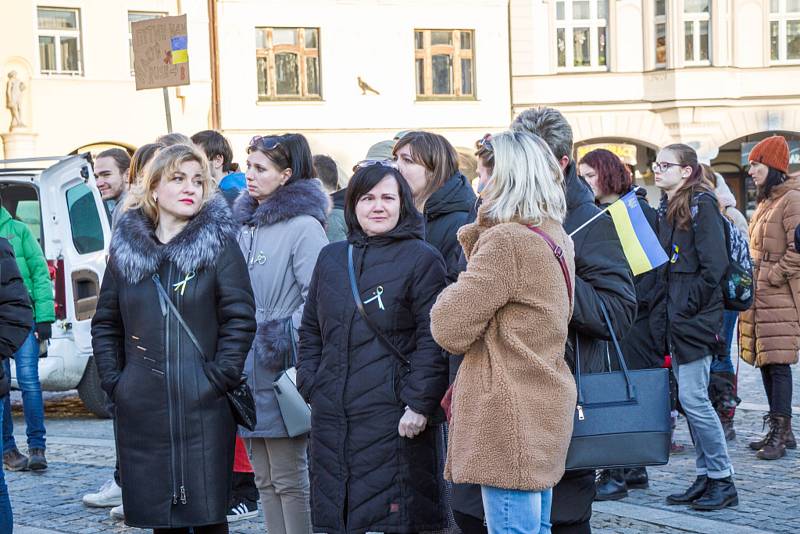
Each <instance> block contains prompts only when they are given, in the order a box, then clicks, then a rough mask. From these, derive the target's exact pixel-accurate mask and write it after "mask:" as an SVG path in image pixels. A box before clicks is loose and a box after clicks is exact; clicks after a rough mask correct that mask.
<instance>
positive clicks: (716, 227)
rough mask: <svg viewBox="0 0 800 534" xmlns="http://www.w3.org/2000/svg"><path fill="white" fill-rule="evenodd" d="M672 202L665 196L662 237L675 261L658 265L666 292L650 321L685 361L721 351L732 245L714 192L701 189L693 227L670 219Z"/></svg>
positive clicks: (661, 294)
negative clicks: (725, 283)
mask: <svg viewBox="0 0 800 534" xmlns="http://www.w3.org/2000/svg"><path fill="white" fill-rule="evenodd" d="M667 206H668V204H667V198H666V196H663V197H662V199H661V206H660V207H659V214H658V215H659V217H658V239H659V241H660V242H661V246H662V247H664V250H665V251H666V253H667V256H668V257H669V258H670V261H668V262H667V263H665V264H664V265H663V266H662V267H661V268H660V269H659V270H658V282H659V288H660V291H659V294H658V297H657V303H656V308H655V309H654V310H653V315H652V317H651V321H650V324H651V327H652V330H653V331H654V333H655V335H657V336H658V338H657V339H658V340H659V347H662V348H666V350H668V351H669V353H670V354H671V355H672V357H673V358H675V359H676V361H677V362H678V363H679V364H681V363H689V362H692V361H695V360H698V359H700V358H703V357H705V356H708V355H714V354H720V348H721V347H720V344H721V343H722V340H721V339H720V336H719V332H720V331H721V330H722V319H723V312H724V302H723V297H722V287H721V285H720V283H721V281H722V277H723V276H724V275H725V271H726V270H727V269H728V264H729V259H728V247H727V244H726V241H725V226H724V224H725V223H724V221H723V220H722V215H721V214H720V212H719V207H718V204H717V200H716V196H714V194H713V193H710V192H705V193H702V194H700V193H695V195H694V200H693V206H692V208H691V213H692V224H691V226H690V227H689V228H685V229H683V228H679V227H678V225H677V224H670V222H669V221H668V220H667V216H666V212H667Z"/></svg>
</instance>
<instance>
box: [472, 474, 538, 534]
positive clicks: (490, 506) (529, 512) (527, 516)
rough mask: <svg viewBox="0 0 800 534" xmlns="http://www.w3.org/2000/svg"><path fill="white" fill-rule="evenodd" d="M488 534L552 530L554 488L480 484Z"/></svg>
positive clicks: (524, 533)
mask: <svg viewBox="0 0 800 534" xmlns="http://www.w3.org/2000/svg"><path fill="white" fill-rule="evenodd" d="M481 497H482V498H483V511H484V514H485V516H486V527H487V529H488V530H489V534H550V528H551V527H552V526H553V525H552V524H551V523H550V509H551V508H552V505H553V489H552V488H550V489H546V490H544V491H521V490H510V489H504V488H495V487H493V486H481Z"/></svg>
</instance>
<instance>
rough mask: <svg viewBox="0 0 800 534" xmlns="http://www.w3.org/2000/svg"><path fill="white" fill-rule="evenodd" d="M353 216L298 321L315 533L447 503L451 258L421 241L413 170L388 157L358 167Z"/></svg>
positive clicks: (390, 526) (350, 200) (435, 518)
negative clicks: (441, 300)
mask: <svg viewBox="0 0 800 534" xmlns="http://www.w3.org/2000/svg"><path fill="white" fill-rule="evenodd" d="M345 220H346V222H347V228H348V238H347V241H342V242H338V243H332V244H330V245H328V246H326V247H325V248H323V249H322V251H321V252H320V254H319V259H318V261H317V265H316V267H315V269H314V274H313V276H312V278H311V284H310V287H309V290H308V297H307V300H306V304H305V309H304V311H303V319H302V323H301V326H300V347H299V353H298V358H297V384H298V388H299V390H300V393H301V394H302V395H303V397H304V398H305V399H306V401H307V402H309V404H310V405H311V425H312V428H313V431H312V432H311V437H310V440H311V441H310V447H309V450H310V464H311V465H310V473H311V502H312V519H313V525H314V531H315V532H327V533H329V534H334V533H340V532H342V533H343V532H370V531H372V532H387V533H388V532H420V531H430V530H438V529H442V528H445V527H446V526H447V516H446V512H447V507H446V505H445V503H444V502H442V499H443V495H444V492H443V491H442V489H443V484H444V481H443V478H442V471H441V468H440V465H441V462H442V458H441V457H440V455H441V448H440V447H439V445H438V443H437V438H438V428H437V427H438V426H440V425H436V424H433V423H434V422H435V421H436V420H437V418H439V417H441V409H440V407H439V402H440V400H441V398H442V396H443V395H444V392H445V390H446V388H447V361H446V360H445V359H444V356H443V352H442V350H441V348H439V346H438V345H437V344H436V343H435V342H434V340H433V337H432V336H431V332H430V310H431V307H432V306H433V303H434V302H435V300H436V297H437V295H438V294H439V292H440V291H441V290H442V289H443V288H444V286H445V273H446V271H445V265H444V261H443V260H442V257H441V254H439V252H438V251H437V250H436V249H435V248H434V247H432V246H431V245H429V244H428V243H426V242H425V241H424V239H423V237H424V225H423V220H422V216H421V214H420V213H419V212H418V211H417V210H416V208H415V207H414V204H413V200H412V193H411V190H410V189H409V187H408V185H407V184H406V182H405V180H404V179H403V177H402V176H401V175H400V173H399V172H398V171H397V170H396V169H394V168H393V167H392V166H389V165H388V164H386V163H384V162H377V161H376V162H369V163H367V162H365V163H364V166H362V167H361V168H359V169H358V170H357V171H356V173H355V175H354V176H353V178H352V179H351V180H350V183H349V185H348V188H347V200H346V203H345ZM350 261H352V264H350ZM349 265H352V267H350V266H349ZM350 268H352V272H353V278H352V279H351V278H350V275H349V274H348V271H349V270H350ZM352 284H354V285H355V289H353V288H352ZM353 292H356V293H358V299H359V300H360V301H361V302H360V303H359V305H360V306H361V307H363V311H359V310H358V309H357V306H356V301H355V297H354V295H353ZM367 318H368V319H367ZM382 336H385V338H386V339H382ZM406 361H407V362H408V365H406ZM439 420H440V419H439Z"/></svg>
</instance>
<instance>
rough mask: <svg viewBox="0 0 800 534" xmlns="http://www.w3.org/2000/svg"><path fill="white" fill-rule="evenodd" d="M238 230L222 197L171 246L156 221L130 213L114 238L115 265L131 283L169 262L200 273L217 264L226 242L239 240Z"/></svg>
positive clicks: (138, 212) (215, 197)
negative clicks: (162, 237) (160, 235)
mask: <svg viewBox="0 0 800 534" xmlns="http://www.w3.org/2000/svg"><path fill="white" fill-rule="evenodd" d="M237 231H238V227H237V225H236V223H234V221H233V219H232V218H231V212H230V210H229V209H228V205H227V202H226V201H225V198H224V197H223V196H222V195H219V194H215V195H213V196H212V197H211V199H209V200H208V202H206V204H205V205H204V206H203V207H202V208H201V209H200V212H199V213H198V214H197V215H195V216H194V217H193V218H192V219H191V220H190V221H189V223H188V224H187V225H186V226H185V227H184V229H183V230H181V232H180V233H179V234H178V235H176V236H175V237H174V238H172V240H171V241H170V242H169V243H167V244H162V243H161V242H159V241H158V239H157V238H156V236H155V227H154V226H153V223H152V221H150V219H148V218H147V216H146V215H145V214H144V213H143V212H142V211H141V210H138V209H137V210H128V211H125V212H123V213H122V214H121V215H120V218H119V221H117V226H116V228H115V229H114V234H113V235H112V237H111V247H110V249H109V256H110V258H111V265H113V266H114V268H115V269H116V270H117V272H119V273H120V274H121V275H122V276H123V277H124V278H125V280H126V281H127V282H128V283H130V284H136V283H138V282H140V281H141V280H143V279H144V278H145V277H146V276H148V275H151V274H153V273H155V272H156V271H157V270H158V267H159V266H160V265H161V262H162V261H164V260H165V259H166V260H169V261H171V262H173V263H174V264H175V265H176V266H177V267H178V268H179V269H180V270H181V271H182V272H184V273H188V272H191V271H197V270H200V269H203V268H206V267H209V266H211V265H213V264H214V262H215V261H216V259H217V256H219V254H220V253H221V252H222V250H223V248H225V245H226V241H228V240H235V239H236V233H237Z"/></svg>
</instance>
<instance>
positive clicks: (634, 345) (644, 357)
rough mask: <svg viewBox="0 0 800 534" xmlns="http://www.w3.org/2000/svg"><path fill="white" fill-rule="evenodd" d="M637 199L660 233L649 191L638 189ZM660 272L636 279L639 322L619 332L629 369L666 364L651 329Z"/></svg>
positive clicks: (649, 273)
mask: <svg viewBox="0 0 800 534" xmlns="http://www.w3.org/2000/svg"><path fill="white" fill-rule="evenodd" d="M636 199H637V200H638V201H639V206H640V207H641V208H642V212H643V213H644V217H645V219H647V222H648V223H649V224H650V227H651V228H652V229H653V232H656V223H657V219H658V212H656V210H655V208H653V206H651V205H650V204H649V203H648V202H647V191H646V190H645V189H644V188H643V187H640V188H638V189H636ZM600 207H601V208H606V207H608V205H607V204H601V205H600ZM657 273H658V271H657V270H655V269H653V270H652V271H647V272H646V273H642V274H640V275H637V276H635V277H634V285H635V286H636V302H637V312H636V321H635V322H634V323H633V326H632V327H631V329H630V330H628V331H627V332H620V333H619V337H620V338H621V339H620V344H621V346H622V354H624V355H625V363H626V364H627V366H628V368H629V369H652V368H657V367H661V365H662V364H663V363H664V351H663V349H661V348H660V346H659V344H658V340H657V339H655V338H654V337H653V335H652V331H651V329H650V309H651V308H652V307H653V304H654V300H655V298H656V296H657V292H658V289H657V287H656V286H657V284H658V274H657ZM613 363H614V362H613V360H612V364H613ZM614 367H615V368H616V367H617V366H616V365H615V366H614Z"/></svg>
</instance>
